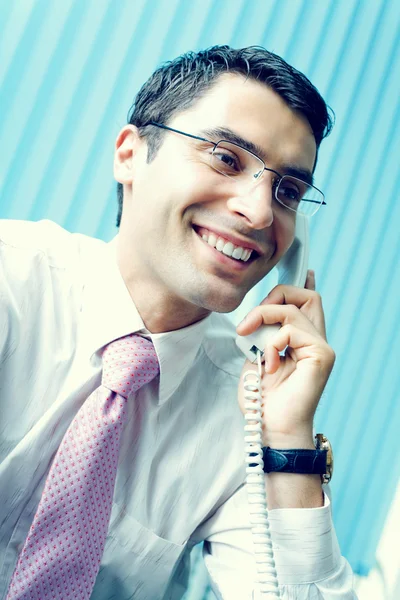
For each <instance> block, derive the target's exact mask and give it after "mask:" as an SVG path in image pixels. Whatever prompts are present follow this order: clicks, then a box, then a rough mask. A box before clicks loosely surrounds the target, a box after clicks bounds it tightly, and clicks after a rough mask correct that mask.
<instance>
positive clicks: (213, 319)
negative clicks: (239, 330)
mask: <svg viewBox="0 0 400 600" xmlns="http://www.w3.org/2000/svg"><path fill="white" fill-rule="evenodd" d="M235 338H236V328H235V325H234V324H233V322H232V320H231V319H230V318H229V317H228V316H227V315H225V314H221V313H213V314H211V315H210V317H209V323H208V327H207V331H206V334H205V336H204V339H203V348H204V351H205V353H206V354H207V356H208V358H209V359H210V360H211V362H212V363H213V364H214V365H215V366H216V367H217V368H218V369H221V370H222V371H224V372H225V373H228V374H229V375H231V376H232V377H234V378H237V379H239V377H240V373H241V370H242V368H243V363H244V357H243V354H242V352H241V351H240V350H239V348H238V347H237V346H236V343H235Z"/></svg>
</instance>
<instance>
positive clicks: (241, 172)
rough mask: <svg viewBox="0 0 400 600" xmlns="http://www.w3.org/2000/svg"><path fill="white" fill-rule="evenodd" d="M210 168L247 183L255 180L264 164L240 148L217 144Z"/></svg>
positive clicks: (230, 143)
mask: <svg viewBox="0 0 400 600" xmlns="http://www.w3.org/2000/svg"><path fill="white" fill-rule="evenodd" d="M211 166H212V167H213V168H214V169H215V170H216V171H218V172H219V173H222V174H223V175H226V176H227V177H232V178H234V179H238V181H239V182H241V181H244V182H245V183H248V182H249V180H251V179H257V177H258V176H259V174H260V173H262V172H263V170H264V163H263V162H262V161H261V160H260V159H259V158H257V156H254V154H251V152H248V151H247V150H245V149H244V148H242V147H241V146H237V145H236V144H233V143H232V142H225V141H221V142H219V143H218V144H217V145H216V146H215V148H214V151H213V153H212V155H211Z"/></svg>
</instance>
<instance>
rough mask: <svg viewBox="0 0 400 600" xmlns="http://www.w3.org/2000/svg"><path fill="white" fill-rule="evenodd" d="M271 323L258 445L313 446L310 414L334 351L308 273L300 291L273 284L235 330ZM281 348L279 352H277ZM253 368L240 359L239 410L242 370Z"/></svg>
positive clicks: (244, 331) (246, 331)
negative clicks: (275, 327)
mask: <svg viewBox="0 0 400 600" xmlns="http://www.w3.org/2000/svg"><path fill="white" fill-rule="evenodd" d="M274 323H281V325H282V326H281V329H280V330H279V331H278V332H277V333H276V334H275V335H274V336H273V337H272V338H271V339H270V341H269V343H268V345H267V346H266V347H265V359H266V364H265V370H264V369H263V377H262V397H263V445H265V446H271V447H272V448H282V449H283V448H314V443H313V435H312V434H313V419H314V414H315V411H316V408H317V406H318V402H319V400H320V398H321V395H322V392H323V390H324V388H325V385H326V383H327V381H328V378H329V375H330V373H331V371H332V368H333V365H334V362H335V353H334V351H333V349H332V348H331V347H330V346H329V345H328V343H327V340H326V330H325V318H324V312H323V308H322V301H321V297H320V295H319V294H318V293H317V292H315V277H314V272H313V271H308V275H307V281H306V285H305V288H304V289H300V288H297V287H294V286H290V285H277V286H276V287H275V288H274V289H273V290H272V291H271V292H270V294H269V295H268V296H267V297H266V298H265V299H264V300H263V301H262V303H261V304H260V306H257V307H255V308H254V309H253V310H251V311H250V313H249V314H248V315H247V317H245V319H244V320H243V321H242V322H241V323H240V324H239V325H238V327H237V333H238V334H239V335H248V334H250V333H253V332H254V331H255V330H256V329H258V327H259V326H260V325H263V324H266V325H270V324H274ZM285 348H286V350H285ZM283 350H285V354H284V356H280V355H279V352H280V351H283ZM257 369H258V366H257V364H252V363H250V362H249V361H247V360H246V363H245V365H244V368H243V371H242V377H241V380H240V385H239V404H240V408H241V410H242V411H243V412H245V411H244V396H243V381H242V379H243V373H244V372H245V371H247V370H257Z"/></svg>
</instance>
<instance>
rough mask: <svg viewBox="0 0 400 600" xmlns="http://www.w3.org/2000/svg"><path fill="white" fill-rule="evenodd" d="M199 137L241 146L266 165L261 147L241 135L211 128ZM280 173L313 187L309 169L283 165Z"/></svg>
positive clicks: (203, 131) (266, 161) (225, 129)
mask: <svg viewBox="0 0 400 600" xmlns="http://www.w3.org/2000/svg"><path fill="white" fill-rule="evenodd" d="M201 135H204V137H209V138H211V139H212V140H216V142H218V141H220V140H226V141H227V142H232V143H234V144H237V145H238V146H242V148H245V149H246V150H248V151H249V152H252V153H253V154H255V155H256V156H258V157H259V158H262V160H263V161H264V163H266V165H267V164H268V160H267V157H266V155H265V152H264V150H263V149H262V148H261V146H259V145H258V144H254V143H253V142H250V140H246V139H245V138H243V137H242V136H241V135H239V134H237V133H235V131H233V130H232V129H229V128H226V127H213V128H211V129H203V130H202V132H201ZM282 172H283V174H284V175H292V177H297V178H298V179H302V180H303V181H305V182H306V183H308V184H310V185H313V183H314V177H313V174H312V172H311V171H310V170H309V169H304V168H302V167H299V166H297V165H294V164H285V165H283V166H282Z"/></svg>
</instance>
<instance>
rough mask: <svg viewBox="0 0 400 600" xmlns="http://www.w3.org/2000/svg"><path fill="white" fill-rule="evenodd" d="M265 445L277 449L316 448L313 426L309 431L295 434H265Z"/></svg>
mask: <svg viewBox="0 0 400 600" xmlns="http://www.w3.org/2000/svg"><path fill="white" fill-rule="evenodd" d="M263 446H265V447H269V448H273V449H277V450H292V449H297V448H299V449H300V448H302V449H304V450H307V449H309V450H315V441H314V436H313V431H312V428H311V430H309V431H306V432H298V433H295V434H281V433H273V434H272V433H271V434H268V433H267V434H264V435H263Z"/></svg>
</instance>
